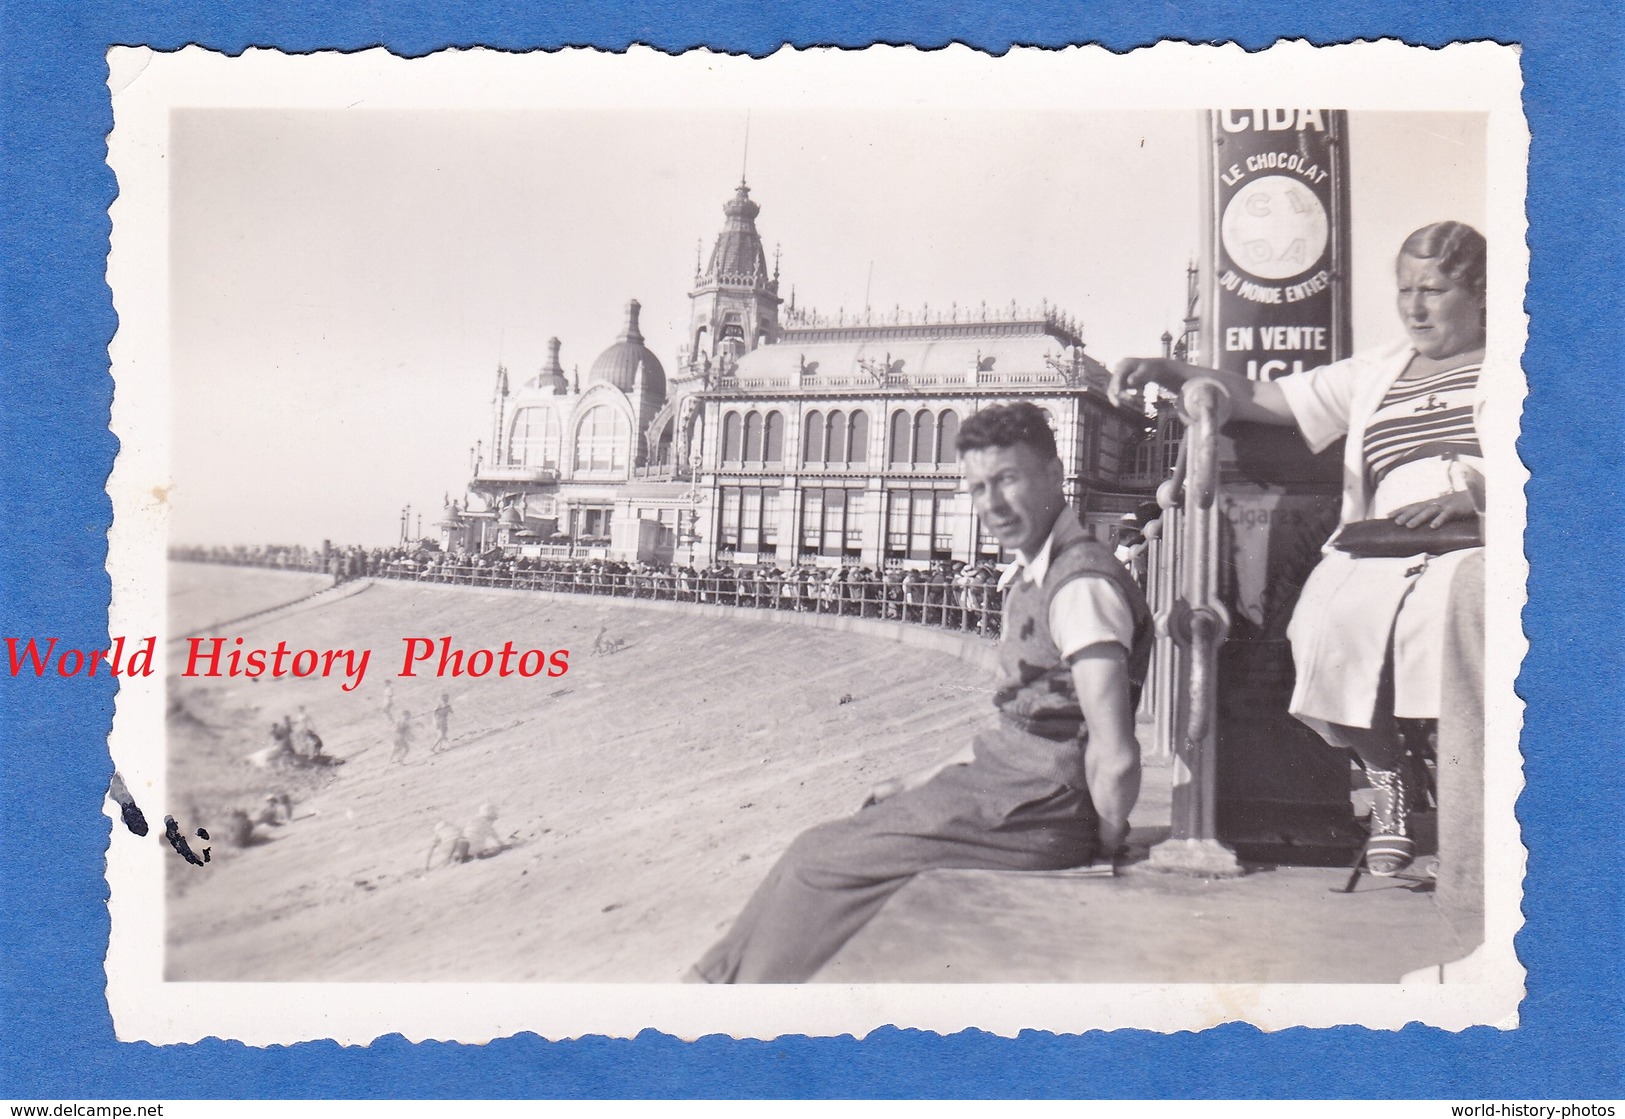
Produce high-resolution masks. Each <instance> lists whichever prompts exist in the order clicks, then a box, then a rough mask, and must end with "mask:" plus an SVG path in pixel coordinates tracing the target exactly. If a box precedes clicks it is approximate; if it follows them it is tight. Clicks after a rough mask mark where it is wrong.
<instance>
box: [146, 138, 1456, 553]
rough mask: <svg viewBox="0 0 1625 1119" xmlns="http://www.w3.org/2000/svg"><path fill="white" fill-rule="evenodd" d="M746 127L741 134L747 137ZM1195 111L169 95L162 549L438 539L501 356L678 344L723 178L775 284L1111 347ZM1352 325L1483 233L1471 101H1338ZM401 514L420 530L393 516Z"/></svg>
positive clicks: (1129, 342) (1393, 322) (1172, 228)
mask: <svg viewBox="0 0 1625 1119" xmlns="http://www.w3.org/2000/svg"><path fill="white" fill-rule="evenodd" d="M747 127H748V150H747V142H746V136H747ZM1201 133H1202V117H1201V114H1200V113H1197V112H1155V113H1123V112H1112V113H1096V114H1079V113H1070V112H1059V111H1057V112H1042V111H1040V112H1026V113H1011V112H1009V111H1000V112H984V111H976V110H954V111H940V110H933V109H928V108H924V107H921V108H912V109H891V110H884V111H881V110H864V111H854V110H834V109H820V110H817V111H810V110H807V111H803V110H793V109H783V108H776V109H772V110H766V111H760V110H757V111H752V112H751V113H750V116H749V120H748V125H747V119H746V111H745V109H744V108H740V109H739V110H737V111H726V110H712V109H706V110H697V109H682V108H672V109H655V110H647V109H646V110H638V111H635V112H634V111H629V110H625V109H559V110H549V111H525V112H517V111H515V112H505V111H490V110H468V109H460V110H445V111H434V110H424V109H412V110H404V109H403V110H383V109H380V110H368V109H365V108H362V109H357V110H336V109H317V110H309V109H300V110H282V109H266V108H253V109H239V108H231V109H226V108H221V109H180V110H176V111H175V112H174V113H173V115H172V117H171V126H170V139H169V147H168V165H169V176H170V177H169V192H170V193H169V214H170V293H169V294H170V304H169V306H170V343H171V350H170V356H171V401H172V420H173V425H172V426H173V431H172V443H171V448H172V468H173V482H174V486H173V489H172V490H171V492H170V504H171V508H172V521H171V538H172V539H173V540H175V541H176V542H178V543H204V544H213V543H226V544H230V543H287V544H295V543H297V544H305V545H318V544H320V543H321V541H323V540H324V539H325V540H331V541H333V542H334V543H335V544H345V543H361V544H367V545H373V544H386V543H393V542H394V541H395V539H396V537H397V535H398V532H399V528H400V517H401V512H402V509H403V508H404V507H405V506H407V505H408V504H410V505H411V507H412V509H413V511H414V517H413V519H414V521H415V520H416V516H417V514H418V513H421V514H422V524H423V530H424V532H425V533H426V534H431V535H432V534H433V529H432V527H431V526H432V522H433V521H434V520H436V519H438V517H439V511H440V508H441V505H442V500H443V497H444V496H445V495H446V494H450V495H451V496H452V497H461V495H462V490H463V487H464V485H465V483H466V482H467V480H468V475H469V466H470V448H472V447H473V445H474V443H475V441H476V440H489V438H490V423H491V399H492V390H493V386H494V383H495V378H496V369H497V366H498V364H499V363H502V364H505V365H506V366H507V368H508V370H509V372H510V376H511V377H512V378H513V379H514V381H515V383H518V382H519V381H522V380H524V379H525V378H527V377H529V376H530V375H532V374H533V373H534V371H535V370H536V368H537V367H538V366H539V365H540V364H541V362H542V360H543V358H544V356H545V354H546V340H547V338H548V337H549V336H552V335H557V336H558V337H559V338H560V339H561V340H562V342H563V351H562V355H561V356H562V360H563V362H564V365H565V368H566V370H569V369H571V368H572V367H573V366H576V365H579V366H580V367H581V374H582V376H583V378H585V376H586V372H587V370H588V368H590V366H591V364H592V361H593V359H594V358H595V357H596V356H597V355H598V353H599V352H601V351H602V350H603V349H604V348H606V347H607V346H609V345H610V344H611V343H612V342H613V341H614V338H615V336H616V334H617V332H618V331H619V330H620V328H621V324H622V322H623V319H624V313H625V310H624V309H625V304H626V302H627V300H628V299H632V298H636V299H637V300H638V301H639V302H640V303H641V304H642V305H643V312H642V329H643V333H644V335H645V338H646V339H647V342H648V345H649V346H650V348H651V349H653V350H654V352H655V353H656V354H657V355H659V356H660V358H661V360H662V361H663V362H664V363H665V365H666V366H667V368H668V370H670V369H671V368H672V367H673V366H674V365H675V360H676V358H675V355H676V350H677V348H678V347H679V346H680V345H681V344H682V341H683V334H684V329H683V328H684V325H685V324H686V322H687V316H688V299H687V292H688V290H689V287H690V285H691V282H692V277H693V272H694V265H695V257H696V249H697V247H699V248H700V251H702V252H703V253H705V254H709V251H710V246H711V243H712V241H713V240H714V239H715V237H716V234H717V232H718V231H719V230H720V229H721V227H722V223H723V215H722V205H723V203H724V202H725V201H727V200H728V199H729V198H730V197H731V195H732V192H733V188H734V185H735V184H736V183H737V182H738V181H739V179H740V176H741V172H742V171H743V173H744V174H745V176H746V178H747V179H748V182H749V184H750V187H751V191H752V197H753V198H754V200H755V201H756V202H757V203H759V204H760V206H761V207H762V211H761V214H760V215H759V217H758V219H757V226H758V229H759V230H760V232H761V234H762V237H763V240H764V242H765V243H766V245H767V248H768V252H769V255H770V258H771V255H772V253H773V251H774V247H775V246H778V247H779V248H780V249H781V251H782V258H781V268H782V276H781V283H782V288H781V292H782V294H784V295H786V296H788V295H789V294H790V291H791V289H792V288H793V289H794V291H795V295H796V301H797V304H798V305H801V306H813V307H816V308H818V309H819V310H821V311H827V312H831V313H833V312H835V311H836V310H837V309H838V308H844V309H845V310H846V311H848V312H853V311H855V310H857V309H859V308H861V307H862V306H863V304H864V297H865V290H866V287H867V289H868V292H869V304H870V305H871V306H872V307H874V308H875V309H876V310H877V311H883V310H890V309H891V308H892V307H893V306H894V305H897V304H901V305H902V306H904V307H905V308H911V309H916V310H917V309H919V308H920V307H921V306H922V305H924V304H929V305H930V306H931V307H932V308H933V309H936V308H947V307H949V306H950V304H952V303H954V302H957V303H958V304H959V306H961V307H966V306H972V307H974V306H976V305H977V304H978V303H979V302H981V301H983V300H986V301H987V303H988V304H989V306H1008V305H1009V303H1010V302H1011V300H1015V301H1016V302H1017V303H1019V304H1021V305H1023V306H1036V305H1037V304H1038V303H1039V302H1040V301H1041V300H1048V301H1049V302H1050V303H1051V304H1052V305H1057V306H1059V307H1060V308H1061V309H1063V310H1064V311H1066V312H1068V313H1069V314H1071V315H1072V316H1074V317H1075V318H1077V319H1079V320H1081V322H1082V324H1083V330H1082V333H1083V335H1084V337H1085V340H1086V342H1087V344H1088V348H1089V352H1090V353H1091V354H1093V355H1094V356H1095V357H1096V358H1098V359H1100V360H1102V361H1104V362H1106V363H1107V364H1108V365H1110V364H1112V363H1113V362H1115V361H1116V360H1117V359H1119V358H1121V357H1124V356H1128V355H1132V354H1144V353H1153V352H1157V351H1158V349H1159V347H1160V341H1159V339H1160V336H1161V334H1162V332H1163V331H1164V330H1165V329H1166V330H1172V331H1173V332H1174V333H1175V334H1177V333H1178V332H1179V320H1180V318H1181V316H1182V314H1183V292H1184V283H1185V277H1184V270H1185V266H1186V263H1187V261H1189V260H1190V259H1192V258H1193V257H1195V256H1196V255H1197V254H1198V252H1199V247H1200V229H1199V225H1200V199H1201V191H1202V179H1201V170H1200V154H1201V143H1202V140H1201ZM1349 147H1350V162H1351V176H1350V180H1351V213H1352V215H1353V217H1352V221H1353V234H1354V236H1353V239H1354V246H1355V248H1354V255H1353V274H1354V342H1355V345H1356V346H1357V347H1365V346H1372V345H1380V344H1383V343H1386V342H1388V341H1393V340H1399V339H1400V338H1401V337H1402V333H1401V332H1400V330H1399V327H1398V322H1397V318H1396V316H1395V312H1394V309H1393V289H1392V281H1391V275H1392V259H1393V253H1394V251H1395V250H1396V249H1397V247H1398V245H1399V243H1400V241H1401V240H1402V239H1403V238H1404V236H1405V235H1406V234H1407V233H1409V232H1410V231H1411V230H1412V229H1414V228H1416V227H1418V226H1420V225H1423V224H1426V223H1427V222H1430V221H1435V220H1440V219H1443V218H1456V219H1460V220H1465V221H1468V222H1470V223H1473V224H1479V225H1482V222H1483V219H1484V212H1485V206H1486V202H1485V184H1484V179H1485V150H1484V149H1485V145H1484V128H1483V118H1482V117H1480V116H1476V115H1472V114H1443V113H1391V112H1390V113H1354V114H1351V119H1350V144H1349ZM413 527H414V528H415V527H416V526H415V524H414V526H413Z"/></svg>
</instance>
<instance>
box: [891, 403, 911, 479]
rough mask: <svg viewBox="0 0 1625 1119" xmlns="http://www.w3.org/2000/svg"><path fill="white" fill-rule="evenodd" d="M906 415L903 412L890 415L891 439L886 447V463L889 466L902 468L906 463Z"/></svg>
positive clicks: (907, 430)
mask: <svg viewBox="0 0 1625 1119" xmlns="http://www.w3.org/2000/svg"><path fill="white" fill-rule="evenodd" d="M908 433H909V426H908V413H907V412H903V411H897V412H893V413H892V414H891V439H890V440H889V441H888V443H887V446H886V462H887V464H888V465H890V466H902V465H904V464H905V463H907V462H908Z"/></svg>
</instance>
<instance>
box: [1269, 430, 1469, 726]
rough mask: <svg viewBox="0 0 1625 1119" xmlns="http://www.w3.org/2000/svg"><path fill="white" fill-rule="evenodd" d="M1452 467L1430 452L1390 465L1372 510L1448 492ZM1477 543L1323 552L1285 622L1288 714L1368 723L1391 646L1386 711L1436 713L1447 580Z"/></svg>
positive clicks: (1386, 510) (1418, 715)
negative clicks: (1436, 550) (1385, 553)
mask: <svg viewBox="0 0 1625 1119" xmlns="http://www.w3.org/2000/svg"><path fill="white" fill-rule="evenodd" d="M1469 461H1471V460H1469ZM1472 465H1476V463H1472ZM1452 469H1453V468H1452V467H1451V466H1450V465H1449V464H1448V463H1446V462H1444V461H1442V460H1438V459H1430V460H1426V461H1423V462H1415V463H1410V464H1407V466H1404V467H1401V468H1400V469H1398V470H1396V471H1394V473H1393V474H1391V475H1389V476H1388V478H1386V479H1384V480H1383V484H1382V485H1381V486H1379V487H1378V489H1377V493H1376V495H1375V497H1374V499H1373V501H1372V516H1376V517H1382V516H1389V515H1392V512H1393V511H1394V510H1395V509H1398V508H1399V507H1401V506H1402V505H1406V504H1409V503H1411V502H1413V501H1425V500H1428V499H1430V498H1433V497H1437V496H1438V495H1440V494H1441V493H1445V492H1448V491H1449V490H1450V489H1451V488H1453V486H1452V481H1453V480H1452V478H1451V476H1450V471H1451V470H1452ZM1480 550H1481V549H1476V548H1468V549H1464V550H1462V551H1458V552H1450V553H1447V554H1445V555H1442V556H1429V555H1416V556H1406V557H1400V558H1390V557H1355V556H1351V555H1349V554H1348V553H1346V552H1338V551H1328V552H1327V553H1326V554H1325V555H1324V556H1323V557H1322V558H1321V561H1320V563H1319V564H1318V565H1317V566H1316V567H1315V569H1314V571H1313V572H1311V573H1310V575H1309V581H1308V582H1307V583H1305V584H1304V588H1303V594H1302V595H1301V596H1300V597H1299V599H1298V605H1297V607H1296V609H1294V610H1293V612H1292V622H1291V624H1290V625H1288V627H1287V637H1288V638H1289V639H1290V640H1291V642H1292V660H1293V665H1294V667H1295V669H1296V671H1297V684H1296V686H1295V687H1294V688H1293V691H1292V703H1291V707H1290V710H1291V712H1292V714H1293V715H1295V716H1297V717H1298V718H1300V719H1302V720H1304V721H1305V722H1307V723H1309V724H1310V725H1314V724H1315V723H1316V722H1326V723H1341V724H1343V725H1344V726H1351V727H1369V726H1371V721H1372V716H1373V715H1374V714H1375V713H1376V707H1377V685H1378V684H1379V683H1380V681H1381V679H1382V670H1383V665H1384V664H1385V663H1386V662H1387V659H1388V656H1389V651H1390V649H1391V650H1392V653H1393V659H1394V715H1395V716H1396V717H1398V718H1401V719H1436V718H1438V717H1439V681H1440V676H1441V672H1442V669H1443V664H1442V658H1441V650H1442V648H1443V644H1444V619H1445V608H1446V606H1447V604H1448V603H1449V601H1450V584H1451V581H1452V580H1453V579H1454V578H1455V575H1456V568H1457V567H1458V566H1459V565H1460V563H1461V561H1462V560H1463V559H1465V558H1466V557H1468V556H1469V555H1472V554H1473V553H1474V552H1475V551H1480Z"/></svg>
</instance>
